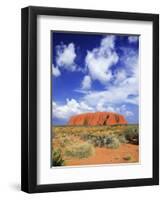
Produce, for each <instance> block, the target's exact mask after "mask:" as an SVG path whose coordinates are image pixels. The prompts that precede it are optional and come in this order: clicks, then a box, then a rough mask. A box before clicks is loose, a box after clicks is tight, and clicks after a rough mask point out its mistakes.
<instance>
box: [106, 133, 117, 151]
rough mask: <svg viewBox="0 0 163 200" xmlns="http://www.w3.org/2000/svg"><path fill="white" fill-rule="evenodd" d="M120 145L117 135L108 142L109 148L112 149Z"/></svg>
mask: <svg viewBox="0 0 163 200" xmlns="http://www.w3.org/2000/svg"><path fill="white" fill-rule="evenodd" d="M119 146H120V142H119V140H118V138H116V137H114V136H113V137H111V138H110V141H109V143H108V144H107V147H108V148H112V149H117V148H118V147H119Z"/></svg>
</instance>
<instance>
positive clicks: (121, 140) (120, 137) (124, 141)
mask: <svg viewBox="0 0 163 200" xmlns="http://www.w3.org/2000/svg"><path fill="white" fill-rule="evenodd" d="M118 139H119V142H120V143H128V140H127V139H126V137H125V135H124V134H123V135H119V136H118Z"/></svg>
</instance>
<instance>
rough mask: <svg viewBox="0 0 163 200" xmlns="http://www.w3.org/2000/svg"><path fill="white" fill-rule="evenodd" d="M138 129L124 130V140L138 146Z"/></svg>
mask: <svg viewBox="0 0 163 200" xmlns="http://www.w3.org/2000/svg"><path fill="white" fill-rule="evenodd" d="M138 131H139V130H138V128H129V129H127V130H125V132H124V135H125V138H126V140H128V142H129V143H131V144H137V145H138V144H139V132H138Z"/></svg>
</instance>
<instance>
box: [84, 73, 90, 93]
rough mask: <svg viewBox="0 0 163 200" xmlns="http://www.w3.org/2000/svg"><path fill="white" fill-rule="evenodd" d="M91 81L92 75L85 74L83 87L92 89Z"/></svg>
mask: <svg viewBox="0 0 163 200" xmlns="http://www.w3.org/2000/svg"><path fill="white" fill-rule="evenodd" d="M91 83H92V80H91V77H90V76H88V75H86V76H84V78H83V81H82V89H83V90H88V89H90V88H91Z"/></svg>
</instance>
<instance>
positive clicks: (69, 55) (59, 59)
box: [56, 43, 77, 71]
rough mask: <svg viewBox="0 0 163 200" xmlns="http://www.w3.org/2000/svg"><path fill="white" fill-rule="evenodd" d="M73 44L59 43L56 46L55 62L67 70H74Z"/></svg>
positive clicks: (74, 54)
mask: <svg viewBox="0 0 163 200" xmlns="http://www.w3.org/2000/svg"><path fill="white" fill-rule="evenodd" d="M76 56H77V55H76V53H75V44H74V43H69V44H68V45H65V44H61V45H57V47H56V63H57V66H58V67H63V68H65V69H67V70H69V71H75V69H76V65H75V58H76Z"/></svg>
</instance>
